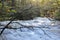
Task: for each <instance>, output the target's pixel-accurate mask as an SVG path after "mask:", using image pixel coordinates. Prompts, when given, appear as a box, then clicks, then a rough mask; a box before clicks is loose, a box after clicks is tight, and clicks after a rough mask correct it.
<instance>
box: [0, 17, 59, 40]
mask: <svg viewBox="0 0 60 40" xmlns="http://www.w3.org/2000/svg"><path fill="white" fill-rule="evenodd" d="M8 23H9V21H4V22H0V25H4V26H5V25H6V24H8ZM19 23H21V24H22V25H24V26H27V27H34V28H22V29H5V30H4V32H3V33H2V35H1V36H0V40H60V22H59V21H51V20H50V19H48V18H41V17H38V18H34V19H33V20H27V21H19V20H18V21H13V22H12V23H11V24H10V25H9V26H10V27H12V28H20V27H22V26H21V25H20V24H19ZM4 26H0V28H3V27H4ZM0 31H1V30H0Z"/></svg>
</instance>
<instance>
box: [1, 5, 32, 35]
mask: <svg viewBox="0 0 60 40" xmlns="http://www.w3.org/2000/svg"><path fill="white" fill-rule="evenodd" d="M31 8H32V6H31V7H30V8H28V9H24V10H23V11H21V12H20V13H23V12H25V11H27V10H30V9H31ZM20 13H19V14H20ZM17 17H18V16H16V17H15V18H12V19H11V21H10V22H9V23H8V24H7V25H6V26H5V27H4V28H3V30H2V31H1V33H0V35H1V34H2V33H3V31H4V30H5V28H8V25H9V24H11V23H12V21H14V20H15V19H16V18H17Z"/></svg>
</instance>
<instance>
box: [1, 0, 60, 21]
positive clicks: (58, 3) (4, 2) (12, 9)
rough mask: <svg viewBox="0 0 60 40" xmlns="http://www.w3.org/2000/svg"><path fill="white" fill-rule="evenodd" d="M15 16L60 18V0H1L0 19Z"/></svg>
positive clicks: (20, 17) (18, 17)
mask: <svg viewBox="0 0 60 40" xmlns="http://www.w3.org/2000/svg"><path fill="white" fill-rule="evenodd" d="M16 16H17V17H16ZM14 17H16V20H29V19H33V18H34V17H50V18H54V19H58V20H60V0H0V21H2V20H10V19H11V18H14Z"/></svg>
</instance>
